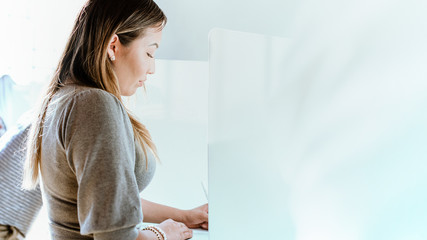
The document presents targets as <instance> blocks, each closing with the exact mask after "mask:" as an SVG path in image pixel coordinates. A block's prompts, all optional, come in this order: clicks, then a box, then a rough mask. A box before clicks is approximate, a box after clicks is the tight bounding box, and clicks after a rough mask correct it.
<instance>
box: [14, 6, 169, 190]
mask: <svg viewBox="0 0 427 240" xmlns="http://www.w3.org/2000/svg"><path fill="white" fill-rule="evenodd" d="M166 21H167V18H166V16H165V14H164V13H163V11H162V10H161V9H160V8H159V7H158V6H157V4H156V3H155V2H154V1H152V0H126V1H122V2H117V1H116V0H88V1H87V3H86V4H85V6H83V8H82V10H81V11H80V14H79V16H78V18H77V19H76V21H75V24H74V27H73V30H72V33H71V35H70V37H69V39H68V42H67V45H66V47H65V50H64V53H63V55H62V57H61V59H60V61H59V64H58V67H57V70H56V72H55V75H54V76H53V78H52V81H51V82H50V84H49V85H48V88H47V92H46V94H45V97H44V99H43V102H42V104H41V106H40V109H39V112H38V114H37V115H36V116H37V117H36V119H35V121H33V123H32V126H31V129H30V132H29V136H28V140H27V158H26V160H25V165H24V179H23V184H22V186H23V188H25V189H34V188H35V187H36V186H37V184H38V182H39V168H40V164H41V157H42V156H41V153H42V149H41V146H42V135H43V124H44V120H45V117H46V111H47V108H48V106H49V103H50V101H51V99H52V97H53V95H54V94H55V93H56V92H57V91H58V90H59V89H60V88H61V87H62V86H64V81H65V80H71V81H72V82H73V83H76V84H80V85H85V86H90V87H94V88H99V89H102V90H105V91H107V92H109V93H112V94H113V95H114V96H116V97H117V98H118V99H119V100H120V101H122V100H121V95H120V91H119V86H118V81H117V76H116V75H115V73H114V71H113V69H112V64H111V61H110V60H109V58H108V55H107V48H108V44H109V40H110V39H111V37H112V36H113V35H114V34H117V36H118V37H119V39H120V43H121V44H123V45H125V46H127V45H129V44H130V43H131V42H132V41H133V40H135V39H137V38H139V37H142V36H143V35H144V31H145V29H147V28H149V27H158V28H159V30H161V29H162V28H163V27H164V25H165V24H166ZM127 113H128V116H129V118H130V121H131V123H132V127H133V132H134V136H135V139H136V140H137V141H138V143H139V144H140V145H141V146H142V149H143V152H144V156H145V159H146V158H147V150H149V149H150V150H151V151H152V152H153V153H154V155H155V157H156V158H158V155H157V150H156V147H155V145H154V143H153V141H152V140H151V136H150V133H149V132H148V130H147V129H146V127H145V126H144V125H143V124H142V123H140V122H139V121H138V120H137V119H136V118H135V117H134V116H132V114H131V113H130V112H129V111H128V110H127Z"/></svg>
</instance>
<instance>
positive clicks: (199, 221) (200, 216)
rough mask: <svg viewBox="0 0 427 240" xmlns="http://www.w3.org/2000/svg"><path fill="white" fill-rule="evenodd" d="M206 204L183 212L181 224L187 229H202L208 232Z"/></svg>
mask: <svg viewBox="0 0 427 240" xmlns="http://www.w3.org/2000/svg"><path fill="white" fill-rule="evenodd" d="M208 209H209V208H208V204H204V205H202V206H200V207H197V208H194V209H191V210H185V211H184V217H183V221H182V222H183V223H184V224H185V225H187V227H189V228H203V229H206V230H208V227H209V210H208Z"/></svg>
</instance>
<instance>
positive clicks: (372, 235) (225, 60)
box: [208, 12, 427, 240]
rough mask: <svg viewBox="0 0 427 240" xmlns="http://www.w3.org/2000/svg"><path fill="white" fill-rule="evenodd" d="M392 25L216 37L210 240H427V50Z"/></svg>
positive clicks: (214, 34)
mask: <svg viewBox="0 0 427 240" xmlns="http://www.w3.org/2000/svg"><path fill="white" fill-rule="evenodd" d="M306 14H309V13H308V12H306ZM306 17H307V16H306ZM320 18H324V19H328V18H327V17H323V16H322V17H320ZM307 19H309V18H306V19H305V20H307ZM384 19H388V18H387V17H385V18H384ZM379 20H381V19H379ZM396 21H397V20H396ZM408 21H409V20H408ZM406 23H407V22H405V24H406ZM310 24H311V25H310ZM310 26H311V27H314V28H315V27H316V26H317V25H316V23H313V22H310V23H306V25H304V24H302V25H301V26H300V27H301V28H303V27H310ZM396 26H397V25H396ZM404 26H406V25H402V26H401V28H400V29H401V30H402V28H404ZM388 30H390V29H388ZM388 30H384V31H383V32H378V36H380V37H378V36H375V37H373V38H368V35H367V36H366V39H365V40H364V41H360V39H361V37H363V36H364V35H360V36H359V35H357V34H358V32H356V31H352V29H349V30H348V32H346V33H347V34H349V33H352V34H354V36H355V37H354V38H347V35H343V36H340V37H339V38H336V39H334V40H332V39H331V38H328V36H323V35H322V32H315V31H314V30H313V32H311V34H312V35H310V34H309V35H307V34H304V33H301V35H296V36H295V38H294V39H293V41H292V42H291V43H290V45H288V42H287V41H286V40H282V41H281V44H278V45H275V46H274V47H271V45H272V43H271V42H272V41H273V40H272V39H274V38H269V37H266V36H261V35H255V34H247V33H239V32H231V31H223V30H215V31H213V32H212V33H211V38H210V61H211V62H210V89H209V91H210V100H209V106H210V109H209V126H208V128H209V131H208V136H209V184H210V185H209V188H210V216H211V219H210V223H211V228H210V237H211V240H217V239H263V238H269V237H271V238H273V237H275V238H277V237H280V239H297V240H311V239H316V240H317V239H322V240H323V239H325V240H335V239H336V240H338V239H346V240H352V239H355V240H356V239H363V240H377V239H396V240H398V239H402V240H403V239H426V238H427V230H426V229H427V228H425V226H426V224H427V205H426V204H425V202H426V201H427V192H426V191H425V189H427V177H426V176H427V168H426V166H427V164H426V163H425V159H427V147H426V145H427V111H425V109H426V108H427V94H426V92H427V81H426V79H425V77H426V76H427V70H426V68H425V67H424V68H423V67H422V66H423V64H424V63H425V61H423V60H425V59H426V56H427V49H426V48H425V47H424V46H423V45H422V44H421V43H422V41H420V40H419V39H412V38H410V37H408V36H409V35H402V36H401V37H398V36H397V35H398V34H397V33H396V34H395V33H393V34H392V33H391V32H388ZM307 31H310V30H307ZM390 31H391V30H390ZM405 31H406V32H408V33H410V32H411V31H412V30H411V29H409V30H408V29H407V30H405ZM388 34H389V35H390V36H394V37H396V38H395V39H388V40H391V41H393V42H396V43H397V42H398V43H399V44H400V45H396V46H398V47H399V48H398V49H397V50H396V51H394V52H393V53H394V54H396V57H388V56H389V54H390V53H391V51H392V49H393V47H392V46H391V45H384V44H382V42H383V41H386V38H382V37H384V36H389V35H388ZM419 36H424V38H423V39H424V40H427V39H426V38H427V37H426V36H427V35H422V34H420V35H419ZM279 42H280V41H279ZM405 44H406V45H405ZM411 44H413V45H411ZM270 47H271V48H270ZM358 50H360V52H359V51H358ZM423 62H424V63H423Z"/></svg>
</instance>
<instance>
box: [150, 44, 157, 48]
mask: <svg viewBox="0 0 427 240" xmlns="http://www.w3.org/2000/svg"><path fill="white" fill-rule="evenodd" d="M148 46H149V47H151V46H155V47H156V48H159V44H157V43H152V44H150V45H148Z"/></svg>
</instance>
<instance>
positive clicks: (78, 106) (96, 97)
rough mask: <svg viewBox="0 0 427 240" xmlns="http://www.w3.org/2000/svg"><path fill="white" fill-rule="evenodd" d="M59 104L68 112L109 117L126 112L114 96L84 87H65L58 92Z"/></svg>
mask: <svg viewBox="0 0 427 240" xmlns="http://www.w3.org/2000/svg"><path fill="white" fill-rule="evenodd" d="M57 101H58V103H60V102H62V103H63V104H64V105H65V108H67V109H68V111H75V110H78V111H79V112H86V113H92V114H93V113H97V112H104V113H106V114H108V115H110V114H117V113H122V114H125V113H126V110H125V108H124V106H123V104H122V103H121V101H120V100H119V99H118V98H117V97H116V96H114V95H113V94H111V93H109V92H107V91H104V90H102V89H98V88H91V87H82V86H65V87H64V89H61V90H60V91H59V92H58V96H57Z"/></svg>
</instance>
